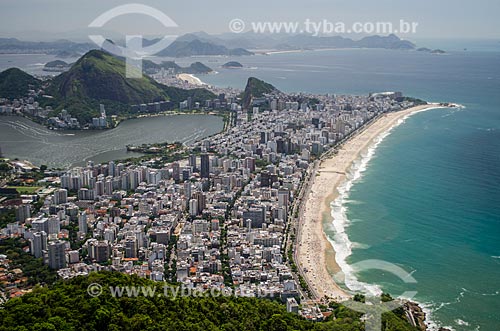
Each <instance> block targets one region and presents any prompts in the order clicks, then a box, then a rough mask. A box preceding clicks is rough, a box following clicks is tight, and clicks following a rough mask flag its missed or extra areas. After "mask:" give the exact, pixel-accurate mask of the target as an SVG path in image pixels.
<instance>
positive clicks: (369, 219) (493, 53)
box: [0, 40, 500, 331]
mask: <svg viewBox="0 0 500 331" xmlns="http://www.w3.org/2000/svg"><path fill="white" fill-rule="evenodd" d="M419 46H430V47H433V48H441V49H444V50H446V51H448V52H447V54H444V55H433V54H428V53H421V52H415V51H391V50H370V49H355V50H333V51H307V52H299V53H282V54H273V55H270V56H249V57H236V58H232V57H228V58H225V57H224V58H223V57H211V58H207V57H200V58H187V59H176V62H177V63H178V64H181V65H185V64H189V63H192V62H194V61H201V62H203V63H205V64H207V65H208V66H210V67H212V68H213V69H214V70H216V71H218V73H217V74H209V75H201V76H199V78H200V79H201V80H202V81H204V82H206V83H209V84H213V85H217V86H231V87H237V88H243V87H244V86H245V83H246V80H247V78H248V77H249V76H255V77H257V78H260V79H263V80H265V81H268V82H270V83H272V84H273V85H275V86H276V87H277V88H279V89H281V90H283V91H286V92H298V91H304V92H312V93H337V94H341V93H345V94H367V93H370V92H376V91H402V92H403V93H404V94H405V95H409V96H414V97H418V98H422V99H425V100H428V101H435V102H441V101H443V102H455V103H459V104H462V105H464V106H465V108H463V109H435V110H429V111H426V112H422V113H418V114H415V115H414V116H412V117H410V118H408V119H407V120H406V121H405V122H404V123H402V124H401V125H399V126H398V127H396V128H394V129H393V130H392V131H391V132H390V134H388V135H387V136H386V137H385V138H384V139H383V140H382V141H381V142H380V143H379V144H378V145H377V146H376V149H372V150H371V151H370V153H369V154H367V155H366V156H365V158H364V159H363V160H360V161H359V162H358V163H357V165H356V167H357V169H354V171H353V174H352V179H353V180H352V181H351V182H350V183H348V184H349V185H348V188H349V190H346V191H345V192H344V198H345V199H344V200H343V201H342V204H341V206H339V207H336V208H337V209H336V212H338V211H339V209H338V208H342V210H340V211H341V212H342V211H343V214H342V213H341V215H340V216H341V217H342V221H343V224H344V227H345V229H344V230H345V232H346V234H347V238H348V239H347V240H343V241H339V240H337V241H336V245H338V247H339V250H340V251H342V252H343V253H344V254H343V255H342V254H340V255H339V256H337V257H338V258H339V257H341V258H343V260H345V263H346V264H347V265H353V264H355V263H356V262H359V261H364V260H367V259H378V260H383V261H387V262H389V263H393V264H396V265H398V266H400V267H401V268H403V269H404V270H405V271H406V272H408V273H411V275H412V276H413V277H414V278H415V280H416V281H417V283H416V284H411V286H409V285H408V284H405V283H403V282H402V281H401V280H400V279H398V278H396V277H394V276H391V275H390V274H388V273H382V272H380V270H369V271H365V272H356V271H354V273H353V275H352V276H354V277H356V280H357V282H358V285H359V284H361V285H363V287H364V288H365V289H368V290H375V289H381V290H383V291H387V292H390V293H391V294H392V295H393V296H395V297H396V296H398V295H400V294H401V293H403V292H404V291H407V290H415V291H417V294H416V296H415V297H414V300H416V301H418V302H420V303H421V304H422V305H423V306H424V307H425V309H426V310H427V311H428V312H429V313H430V320H432V321H433V322H434V323H435V325H439V326H448V327H450V328H452V329H454V330H457V331H466V330H482V331H484V330H486V331H490V330H491V331H495V330H499V329H500V313H499V312H500V43H499V42H498V41H496V40H481V41H474V40H463V41H461V40H453V41H432V43H431V41H422V42H421V43H419ZM464 49H467V50H464ZM231 60H235V61H238V62H240V63H242V64H243V65H244V66H245V68H244V69H223V68H221V65H222V64H224V63H225V62H228V61H231ZM34 63H36V62H34ZM0 64H2V61H1V58H0ZM0 120H1V118H0ZM332 219H333V217H332ZM327 234H328V235H329V237H330V239H332V240H334V241H335V239H336V238H335V233H334V232H332V231H331V229H327ZM337 239H338V238H337ZM340 262H344V261H340ZM340 264H341V265H342V263H340ZM346 270H347V269H346ZM351 285H352V284H351ZM408 287H410V288H408Z"/></svg>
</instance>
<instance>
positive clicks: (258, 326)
mask: <svg viewBox="0 0 500 331" xmlns="http://www.w3.org/2000/svg"><path fill="white" fill-rule="evenodd" d="M90 284H99V285H100V286H101V287H102V294H101V295H99V296H96V297H91V296H90V295H89V294H88V293H87V288H88V286H89V285H90ZM164 285H168V284H165V283H159V282H152V281H149V280H146V279H142V278H138V277H136V276H127V275H125V274H121V273H110V272H100V273H91V274H90V275H89V276H87V277H83V276H80V277H77V278H74V279H71V280H69V281H59V282H58V283H56V284H55V285H53V286H51V287H50V288H47V287H38V288H35V289H34V291H33V292H31V293H27V294H25V295H23V296H21V297H19V298H14V299H11V300H9V301H7V302H6V303H5V304H4V305H3V307H2V308H3V309H0V331H4V330H9V331H25V330H62V331H65V330H89V331H92V330H99V331H104V330H113V331H115V330H116V331H118V330H120V331H128V330H138V331H139V330H175V331H178V330H189V331H202V330H203V331H204V330H210V331H216V330H224V331H241V330H246V331H260V330H262V331H264V330H265V331H278V330H283V331H287V330H290V331H292V330H297V331H299V330H303V331H306V330H316V331H326V330H328V331H331V330H336V331H361V330H364V326H363V322H361V321H360V316H361V314H359V313H356V312H353V311H351V310H349V309H347V308H345V307H343V306H341V305H338V304H331V311H332V315H331V316H330V317H329V318H328V319H327V321H325V322H317V323H315V322H310V321H307V320H305V319H303V318H301V317H299V316H298V315H295V314H291V313H287V312H286V307H285V306H284V305H283V304H280V303H277V302H276V301H271V300H269V299H255V298H241V297H240V298H236V297H232V296H231V297H224V296H218V297H215V296H210V295H205V296H204V297H194V296H178V297H177V298H173V297H172V294H171V293H172V291H171V290H170V291H168V293H167V294H168V295H167V296H165V295H164ZM110 286H112V287H113V288H116V287H122V288H123V287H125V286H128V287H129V289H130V288H131V286H135V287H136V288H137V287H138V286H149V288H151V289H152V288H154V289H155V292H149V295H144V294H142V293H144V292H142V293H141V294H139V295H136V296H130V297H128V296H126V295H125V296H122V297H118V296H116V295H115V296H113V295H111V291H110ZM94 289H95V287H94ZM139 291H140V290H139ZM178 293H180V289H179V292H178ZM146 294H148V292H146ZM403 314H404V313H403V312H402V311H398V312H395V313H392V312H391V313H387V314H384V315H383V319H382V320H383V325H384V327H383V330H385V331H396V330H397V331H417V329H416V328H413V327H411V326H410V325H409V324H408V323H407V322H406V321H405V320H404V319H403V317H402V316H403Z"/></svg>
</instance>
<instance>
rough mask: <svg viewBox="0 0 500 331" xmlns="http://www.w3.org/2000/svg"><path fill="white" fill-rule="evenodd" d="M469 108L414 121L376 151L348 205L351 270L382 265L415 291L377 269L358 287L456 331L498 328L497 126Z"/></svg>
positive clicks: (364, 275)
mask: <svg viewBox="0 0 500 331" xmlns="http://www.w3.org/2000/svg"><path fill="white" fill-rule="evenodd" d="M473 111H474V110H473V109H469V108H466V109H464V110H460V111H457V110H450V109H437V110H430V111H428V112H425V113H420V114H417V115H414V116H413V117H410V118H409V119H407V120H406V122H405V123H404V124H402V125H401V126H399V127H397V128H395V129H394V130H393V131H392V132H391V134H390V135H389V136H388V137H387V138H386V139H385V140H383V141H382V143H380V145H379V146H378V148H377V150H376V152H375V154H374V156H373V158H372V159H371V160H370V162H369V163H368V167H367V168H366V170H365V171H364V172H363V174H362V177H361V178H360V179H358V180H357V181H356V182H355V183H354V185H353V186H352V188H351V190H350V192H349V197H348V200H347V202H346V203H345V205H344V206H345V207H346V209H347V213H346V216H347V218H348V220H349V227H348V229H347V233H348V235H349V240H350V241H351V242H353V243H361V244H362V245H357V244H354V245H353V247H354V248H353V249H352V255H351V256H350V257H348V259H347V262H348V263H349V264H354V263H356V262H359V261H363V260H366V259H381V260H384V261H389V262H391V263H395V264H397V265H399V266H401V267H403V268H404V269H405V270H406V271H407V272H410V273H411V274H412V276H413V277H414V278H415V279H416V280H417V282H418V283H417V284H416V286H414V285H408V284H405V283H403V282H402V281H401V280H399V279H397V278H395V277H392V276H390V275H388V274H387V273H383V272H380V271H377V270H370V271H366V272H363V273H359V274H358V275H357V276H358V279H359V280H360V281H362V282H366V283H369V284H378V285H381V287H382V288H383V289H384V290H385V291H389V292H390V293H392V294H393V295H395V296H396V295H399V294H401V293H403V292H404V291H406V290H416V291H418V293H417V295H416V297H415V299H416V300H417V301H419V302H421V303H424V304H425V306H426V307H427V308H428V309H430V310H431V312H432V319H433V320H436V321H439V323H440V324H441V325H446V326H451V327H453V328H454V329H456V330H476V329H478V327H479V326H480V327H481V330H498V328H499V326H500V314H498V308H499V307H500V291H499V290H500V284H499V280H500V244H499V241H498V240H499V238H500V219H499V215H500V203H499V202H500V191H499V185H500V172H499V169H500V127H499V126H498V123H492V122H489V121H484V122H483V123H482V125H480V124H481V123H478V122H477V121H470V120H469V119H470V117H472V116H474V115H473V114H471V112H473Z"/></svg>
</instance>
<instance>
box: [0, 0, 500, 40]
mask: <svg viewBox="0 0 500 331" xmlns="http://www.w3.org/2000/svg"><path fill="white" fill-rule="evenodd" d="M127 3H142V4H145V5H149V6H152V7H155V8H157V9H159V10H161V11H162V12H164V13H165V14H167V15H168V16H169V17H170V18H172V19H173V20H174V21H175V22H176V23H177V24H178V25H179V28H178V29H174V30H172V29H169V30H168V31H167V30H166V29H165V28H163V27H162V25H161V24H160V23H158V22H156V21H155V20H154V19H152V18H148V17H146V16H143V15H137V14H133V15H127V16H122V17H120V18H116V19H114V20H112V21H111V22H110V23H108V24H107V25H106V26H105V29H106V30H109V31H119V32H120V33H121V34H144V35H151V34H156V35H158V34H164V33H170V34H182V33H185V32H193V31H206V32H211V33H222V32H229V29H228V23H229V22H230V21H231V20H232V19H234V18H240V19H242V20H244V21H245V22H252V21H298V22H302V21H304V20H305V19H311V20H314V21H319V20H323V19H327V20H329V21H332V22H337V21H343V22H345V23H346V24H352V23H353V22H358V21H360V22H368V21H370V22H376V21H390V22H394V23H397V22H399V20H400V19H404V20H406V21H410V22H418V23H419V26H418V29H417V33H416V34H415V35H404V36H403V37H405V38H407V39H410V40H411V39H412V37H413V38H450V37H451V38H477V37H480V38H500V19H499V18H498V16H499V13H500V1H499V0H475V1H467V2H465V1H457V0H418V1H417V0H304V1H296V0H251V1H248V0H247V1H242V0H213V1H207V0H203V1H200V0H182V1H169V0H142V1H118V0H0V8H1V10H0V36H1V37H18V38H22V39H27V38H31V39H33V38H35V37H37V38H40V39H41V38H43V39H55V38H61V37H76V36H77V35H79V36H80V37H83V36H85V33H84V31H85V29H86V28H87V26H88V25H89V23H90V22H92V21H93V20H94V19H95V18H96V17H98V16H99V15H100V14H102V13H103V12H105V11H107V10H108V9H111V8H113V7H115V6H118V5H122V4H127ZM103 34H104V33H103ZM353 37H356V36H355V35H354V36H353Z"/></svg>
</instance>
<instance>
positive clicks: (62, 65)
mask: <svg viewBox="0 0 500 331" xmlns="http://www.w3.org/2000/svg"><path fill="white" fill-rule="evenodd" d="M70 67H71V64H69V63H66V62H64V61H61V60H54V61H50V62H47V63H46V64H45V66H44V67H43V71H50V72H64V71H66V70H68V69H69V68H70Z"/></svg>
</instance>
